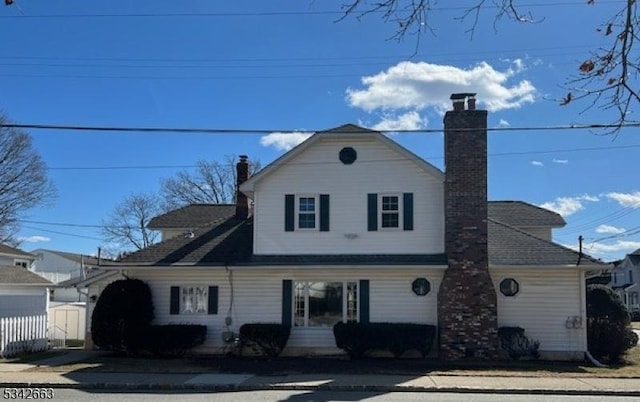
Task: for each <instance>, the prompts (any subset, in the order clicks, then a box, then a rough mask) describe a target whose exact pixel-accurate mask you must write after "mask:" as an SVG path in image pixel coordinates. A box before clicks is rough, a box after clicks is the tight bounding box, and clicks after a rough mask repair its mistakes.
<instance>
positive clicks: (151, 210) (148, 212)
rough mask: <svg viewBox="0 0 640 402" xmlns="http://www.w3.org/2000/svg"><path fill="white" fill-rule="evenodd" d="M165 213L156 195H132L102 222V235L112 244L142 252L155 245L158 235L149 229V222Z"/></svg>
mask: <svg viewBox="0 0 640 402" xmlns="http://www.w3.org/2000/svg"><path fill="white" fill-rule="evenodd" d="M162 212H164V211H163V210H162V209H161V208H160V199H159V198H158V196H156V195H154V194H144V193H139V194H132V195H130V196H128V197H127V198H125V199H124V200H123V201H122V202H121V203H119V204H118V205H116V207H115V208H114V210H113V212H112V213H111V215H110V216H109V218H108V219H106V220H104V221H103V222H102V234H103V235H104V237H105V239H106V240H107V241H110V242H114V243H117V244H119V245H121V247H120V248H123V249H126V248H130V247H132V246H133V248H135V249H136V250H142V249H143V248H146V247H149V246H150V245H152V244H154V243H155V242H156V240H157V238H158V233H157V232H155V231H153V230H150V229H149V228H147V224H148V223H149V221H150V220H151V219H152V218H153V217H155V216H157V215H160V214H161V213H162Z"/></svg>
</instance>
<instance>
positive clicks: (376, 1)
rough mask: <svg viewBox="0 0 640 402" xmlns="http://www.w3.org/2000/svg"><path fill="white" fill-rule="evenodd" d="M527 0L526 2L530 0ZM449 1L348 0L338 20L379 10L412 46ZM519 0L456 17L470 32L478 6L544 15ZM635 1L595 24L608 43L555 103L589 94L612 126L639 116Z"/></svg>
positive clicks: (513, 14)
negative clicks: (528, 9)
mask: <svg viewBox="0 0 640 402" xmlns="http://www.w3.org/2000/svg"><path fill="white" fill-rule="evenodd" d="M529 4H531V2H529ZM585 4H587V5H589V6H597V2H596V1H595V0H585ZM447 6H449V3H446V2H442V1H440V2H439V1H437V0H347V2H346V3H345V4H344V5H343V12H344V13H343V15H342V17H341V18H339V19H338V21H341V20H344V19H345V18H349V17H354V18H357V19H361V18H364V17H366V16H369V15H380V16H381V18H382V20H383V21H384V22H387V23H393V24H395V25H396V26H397V29H396V30H395V33H394V34H393V35H392V38H393V39H397V40H402V39H404V38H405V37H406V36H407V35H414V37H415V38H416V50H417V46H418V44H419V41H420V38H421V36H422V34H424V33H426V32H429V31H431V30H432V26H431V24H430V20H429V16H430V15H431V12H432V11H434V10H437V9H438V7H447ZM522 7H526V5H523V2H521V1H518V0H490V1H488V0H474V1H473V2H471V3H469V7H467V8H466V9H463V10H461V13H460V16H459V17H457V18H456V19H457V20H461V21H466V20H469V21H470V22H469V24H470V25H469V28H468V29H467V33H468V34H469V35H470V37H473V33H474V31H475V29H476V28H477V24H478V17H479V15H480V11H481V10H483V9H486V8H490V9H492V11H491V12H493V13H494V16H495V20H494V29H495V22H497V21H499V20H500V19H502V18H507V19H510V20H513V21H516V22H520V23H538V22H542V21H543V20H544V18H539V17H534V16H533V15H532V14H531V13H528V12H525V11H523V10H522ZM639 23H640V18H639V16H638V2H637V1H636V0H626V1H623V2H621V6H620V8H619V10H618V11H617V12H616V13H615V14H614V15H612V16H610V17H609V18H608V19H606V21H605V22H604V23H603V24H602V26H600V27H597V28H596V27H594V29H597V31H598V32H601V33H602V35H604V36H605V37H607V38H609V39H610V43H611V44H610V45H609V46H607V47H604V48H600V49H594V50H593V51H592V52H591V54H589V55H588V56H586V57H585V60H584V62H582V63H579V65H576V75H575V76H573V77H568V78H567V81H566V83H565V87H566V89H567V90H568V93H567V94H566V96H564V97H563V98H562V99H559V100H558V101H559V103H560V105H567V104H569V103H571V102H573V101H575V100H578V99H590V100H591V104H590V105H589V106H587V108H586V109H589V108H591V107H594V106H596V107H599V108H601V109H605V110H613V111H614V118H613V121H612V125H613V130H611V131H612V132H616V131H617V129H619V128H620V127H622V126H623V125H624V124H627V123H637V122H639V121H640V119H638V118H637V117H635V118H634V116H633V115H632V114H631V108H632V106H633V105H638V104H640V89H638V88H639V86H638V84H639V80H638V78H639V74H640V51H638V50H637V48H636V47H634V45H635V41H636V40H638V39H639V37H638V31H637V30H636V28H637V27H638V26H639Z"/></svg>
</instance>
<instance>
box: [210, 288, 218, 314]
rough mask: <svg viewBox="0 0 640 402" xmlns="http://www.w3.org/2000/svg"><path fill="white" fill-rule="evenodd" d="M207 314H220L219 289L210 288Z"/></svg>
mask: <svg viewBox="0 0 640 402" xmlns="http://www.w3.org/2000/svg"><path fill="white" fill-rule="evenodd" d="M207 314H218V287H217V286H209V308H208V313H207Z"/></svg>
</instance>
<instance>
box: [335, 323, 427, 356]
mask: <svg viewBox="0 0 640 402" xmlns="http://www.w3.org/2000/svg"><path fill="white" fill-rule="evenodd" d="M435 334H436V327H435V326H433V325H426V324H408V323H346V324H345V323H342V322H339V323H337V324H336V325H334V327H333V335H334V337H335V339H336V345H337V346H338V347H339V348H340V349H342V350H344V351H345V352H347V354H348V355H349V356H350V357H351V358H360V357H362V356H364V354H365V353H367V352H369V351H371V350H383V351H388V352H391V354H393V356H394V357H400V356H401V355H402V354H404V353H405V352H407V351H409V350H417V351H419V352H420V353H421V354H422V357H423V358H424V357H426V355H428V354H429V351H430V350H431V346H432V345H433V339H434V338H435Z"/></svg>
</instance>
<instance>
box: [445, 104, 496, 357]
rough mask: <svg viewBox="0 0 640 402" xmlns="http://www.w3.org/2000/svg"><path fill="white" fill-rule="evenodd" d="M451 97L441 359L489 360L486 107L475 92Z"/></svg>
mask: <svg viewBox="0 0 640 402" xmlns="http://www.w3.org/2000/svg"><path fill="white" fill-rule="evenodd" d="M451 100H452V101H453V110H452V111H448V112H447V113H446V114H445V117H444V144H445V152H444V155H445V169H446V173H445V188H444V197H445V200H444V201H445V252H446V254H447V259H448V268H447V270H446V271H445V274H444V277H443V279H442V283H441V284H440V290H439V292H438V327H439V332H440V357H442V358H445V359H462V358H485V359H491V358H495V357H497V348H498V337H497V333H498V315H497V300H496V291H495V288H494V286H493V282H492V280H491V277H490V276H489V259H488V249H487V111H486V110H476V108H475V107H476V102H475V94H473V93H460V94H453V95H451ZM465 101H466V106H467V107H466V108H465Z"/></svg>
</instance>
